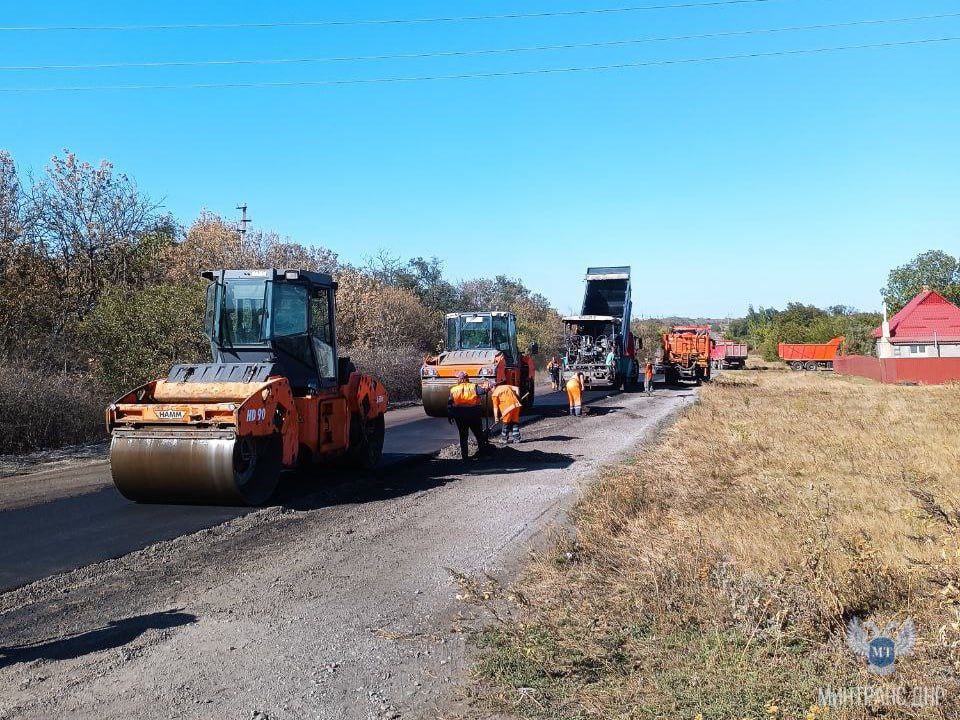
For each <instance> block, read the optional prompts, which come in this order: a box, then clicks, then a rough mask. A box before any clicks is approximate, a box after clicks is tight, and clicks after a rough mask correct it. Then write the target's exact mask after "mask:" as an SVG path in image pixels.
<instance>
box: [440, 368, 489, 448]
mask: <svg viewBox="0 0 960 720" xmlns="http://www.w3.org/2000/svg"><path fill="white" fill-rule="evenodd" d="M487 392H488V389H487V386H486V385H482V384H479V383H473V382H470V377H469V376H468V375H467V374H466V373H465V372H463V371H462V370H461V371H460V372H458V373H457V384H456V385H454V386H453V387H452V388H450V397H449V399H448V400H447V414H448V415H449V416H450V418H451V419H453V420H454V421H455V422H456V423H457V432H458V433H459V434H460V455H461V457H463V459H464V460H466V459H467V458H469V457H470V445H469V438H470V433H471V432H473V436H474V437H475V438H476V439H477V447H478V448H479V449H478V450H477V455H484V454H486V453H488V452H490V451H491V450H492V449H493V448H492V447H491V445H490V441H489V440H488V439H487V433H486V432H485V431H484V429H483V398H484V396H485V395H486V394H487Z"/></svg>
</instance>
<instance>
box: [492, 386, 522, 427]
mask: <svg viewBox="0 0 960 720" xmlns="http://www.w3.org/2000/svg"><path fill="white" fill-rule="evenodd" d="M517 392H518V388H514V387H513V386H512V385H497V387H495V388H494V389H493V393H491V397H492V398H493V403H494V407H496V409H497V412H498V413H499V414H500V417H501V418H503V421H504V422H516V421H517V419H519V417H520V407H521V404H520V399H519V398H518V397H517Z"/></svg>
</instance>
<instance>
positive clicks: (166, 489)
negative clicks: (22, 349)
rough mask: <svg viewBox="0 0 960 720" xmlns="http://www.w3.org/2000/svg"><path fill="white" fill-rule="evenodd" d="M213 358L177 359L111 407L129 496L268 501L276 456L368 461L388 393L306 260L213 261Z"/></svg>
mask: <svg viewBox="0 0 960 720" xmlns="http://www.w3.org/2000/svg"><path fill="white" fill-rule="evenodd" d="M203 277H204V278H206V279H207V280H208V281H209V283H210V284H209V285H208V287H207V295H206V307H205V312H204V332H205V333H206V335H207V337H208V339H209V340H210V348H211V354H212V360H213V361H212V362H210V363H199V364H186V365H175V366H174V367H173V368H171V370H170V372H169V373H168V375H167V377H166V378H163V379H159V380H154V381H152V382H149V383H146V384H145V385H142V386H140V387H138V388H136V389H135V390H133V391H131V392H129V393H127V394H126V395H124V396H123V397H121V398H120V399H118V400H117V401H116V402H115V403H113V404H111V405H110V407H109V408H108V409H107V426H108V429H109V431H110V433H111V436H112V439H111V447H110V461H111V470H112V474H113V479H114V482H115V484H116V485H117V487H118V488H119V490H120V491H121V492H122V493H123V494H124V495H125V496H126V497H128V498H130V499H132V500H138V501H145V502H193V503H213V504H250V505H257V504H262V503H264V502H266V501H267V500H268V499H269V498H270V496H271V495H272V494H273V492H274V490H275V489H276V486H277V482H278V480H279V476H280V472H281V470H282V469H283V468H292V467H295V466H304V465H312V464H317V463H320V462H322V461H325V460H330V459H333V458H341V459H345V460H347V461H349V463H350V464H353V465H355V466H358V467H363V468H370V467H373V466H375V465H376V464H377V463H378V462H379V459H380V455H381V453H382V450H383V435H384V422H383V415H384V413H385V412H386V408H387V393H386V390H385V388H384V387H383V385H382V384H381V383H379V382H378V381H376V380H374V379H373V378H371V377H369V376H367V375H363V374H361V373H359V372H357V370H356V368H354V367H353V364H352V363H351V362H350V361H349V359H348V358H340V357H338V354H337V341H336V326H335V322H334V318H335V316H336V296H335V291H336V283H335V282H334V281H333V279H332V278H331V277H330V276H329V275H325V274H322V273H312V272H305V271H302V270H277V269H271V270H219V271H215V272H205V273H203Z"/></svg>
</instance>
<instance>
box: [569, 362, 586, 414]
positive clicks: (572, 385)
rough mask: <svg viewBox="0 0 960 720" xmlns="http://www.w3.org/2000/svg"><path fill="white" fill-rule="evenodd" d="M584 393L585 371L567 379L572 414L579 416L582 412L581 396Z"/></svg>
mask: <svg viewBox="0 0 960 720" xmlns="http://www.w3.org/2000/svg"><path fill="white" fill-rule="evenodd" d="M582 394H583V373H582V372H578V373H577V374H576V375H574V376H573V377H571V378H570V379H569V380H567V401H568V402H569V403H570V414H571V415H577V416H579V415H580V414H581V412H582V410H581V407H580V402H581V396H582Z"/></svg>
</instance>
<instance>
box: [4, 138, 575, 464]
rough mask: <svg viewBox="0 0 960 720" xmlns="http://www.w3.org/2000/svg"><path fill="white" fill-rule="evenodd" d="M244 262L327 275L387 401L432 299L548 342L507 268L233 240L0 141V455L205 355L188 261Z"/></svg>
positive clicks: (106, 177)
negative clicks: (476, 272)
mask: <svg viewBox="0 0 960 720" xmlns="http://www.w3.org/2000/svg"><path fill="white" fill-rule="evenodd" d="M389 240H390V239H389V238H385V239H384V241H385V242H389ZM242 267H298V268H302V269H306V270H315V271H321V272H327V273H331V274H332V275H333V276H334V277H335V278H336V280H337V281H338V283H339V291H338V317H337V323H338V336H339V339H340V343H341V353H342V354H345V355H350V356H351V358H352V359H353V360H354V362H355V363H356V364H357V366H358V367H359V368H360V369H362V370H365V371H367V372H370V373H372V374H374V375H375V376H377V377H378V378H380V379H382V380H383V381H384V382H385V384H386V385H387V389H388V391H389V393H390V396H391V398H392V399H393V400H406V399H411V398H414V397H416V396H417V394H418V393H419V388H420V383H419V377H418V373H417V370H418V368H419V366H420V364H421V362H422V359H423V357H424V355H425V354H428V353H431V352H434V351H436V350H437V349H438V348H439V346H440V342H441V332H442V317H443V314H444V313H446V312H452V311H457V310H488V309H498V310H508V311H513V312H515V313H516V314H517V320H518V331H519V336H520V343H521V346H522V347H527V346H529V345H530V344H531V343H533V342H534V341H537V342H539V344H540V346H541V348H542V355H541V357H543V356H549V355H550V354H552V353H554V352H557V350H558V345H559V341H560V337H561V323H560V315H559V313H557V311H556V310H554V309H553V308H552V307H551V306H550V303H549V302H548V301H547V299H546V298H545V297H543V296H542V295H540V294H538V293H534V292H532V291H530V290H529V289H528V288H527V287H526V286H525V285H524V284H523V282H522V281H521V280H518V279H512V278H508V277H505V276H497V277H494V278H475V279H470V280H466V281H462V282H451V281H449V280H447V279H446V278H445V277H444V272H443V265H442V263H441V262H440V261H439V260H437V259H436V258H412V259H402V258H398V257H394V256H391V255H388V254H381V255H379V256H377V257H373V258H369V259H367V260H366V261H365V263H364V264H363V265H362V266H356V265H351V264H349V263H344V262H342V261H341V260H340V259H339V258H338V257H337V254H336V253H334V252H333V251H331V250H329V249H327V248H325V247H322V246H318V245H305V244H302V243H299V242H296V241H294V240H291V239H289V238H283V237H280V236H279V235H277V234H276V233H272V232H269V231H266V230H257V229H251V230H249V231H248V232H247V233H246V236H245V237H244V238H243V239H242V241H241V237H240V234H239V233H238V232H237V227H236V225H235V223H233V222H231V221H229V220H228V219H225V218H223V217H220V216H219V215H216V214H214V213H211V212H206V211H205V212H202V213H201V214H200V216H199V217H198V218H196V219H195V220H193V221H191V222H187V223H181V222H180V220H178V219H176V218H173V217H171V216H170V215H169V214H167V213H165V212H164V211H163V209H162V207H161V206H160V205H159V204H158V203H155V202H154V201H152V200H151V199H150V198H149V197H147V196H146V195H145V194H144V193H142V192H141V191H140V190H139V189H138V188H137V186H136V184H135V183H134V181H133V180H132V179H130V178H129V177H128V176H126V175H124V174H123V173H121V172H118V171H117V170H115V169H114V168H113V166H112V165H111V164H110V163H108V162H106V161H104V162H101V163H100V164H98V165H93V164H90V163H87V162H84V161H82V160H81V159H79V158H77V157H76V156H75V155H73V154H72V153H70V152H66V151H65V152H64V154H63V155H62V156H55V157H53V158H52V159H51V161H50V163H49V165H48V166H47V167H46V168H45V169H44V172H43V173H41V174H39V175H38V176H36V177H33V176H27V175H22V174H21V173H19V172H18V170H17V168H16V166H15V165H14V162H13V160H12V158H11V157H10V155H9V154H8V153H5V152H3V151H2V150H0V408H3V409H4V413H3V414H2V415H0V453H4V452H20V451H26V450H32V449H38V448H44V447H52V446H56V445H61V444H65V443H75V442H83V441H87V440H93V439H97V438H99V437H101V435H102V433H103V432H104V430H103V407H104V406H105V404H106V403H108V402H109V401H110V400H112V399H113V398H115V397H117V396H118V395H119V394H121V393H122V392H124V391H126V390H128V389H130V388H132V387H134V386H136V385H139V384H140V383H143V382H145V381H147V380H150V379H153V378H155V377H159V376H162V375H164V374H165V373H166V371H167V369H168V368H169V367H170V366H171V365H172V364H174V363H178V362H194V361H200V360H207V359H209V347H208V343H207V341H206V339H205V338H204V337H203V335H202V334H201V328H202V322H201V317H202V307H203V290H204V285H205V283H204V282H203V281H201V280H200V278H199V273H200V271H201V270H205V269H216V268H242Z"/></svg>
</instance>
